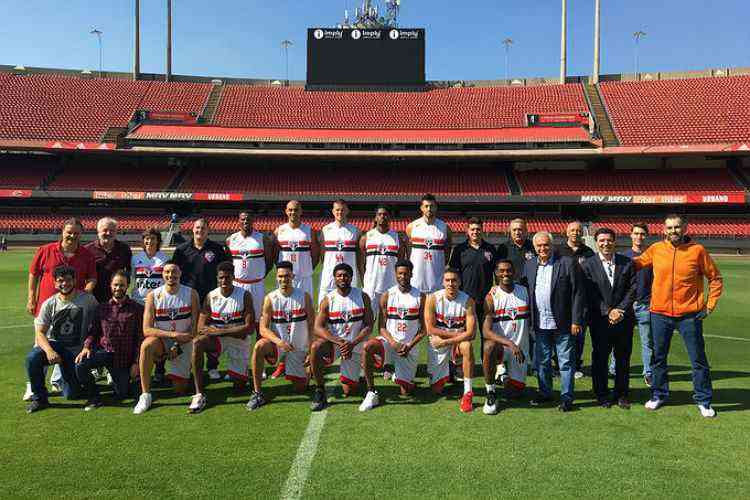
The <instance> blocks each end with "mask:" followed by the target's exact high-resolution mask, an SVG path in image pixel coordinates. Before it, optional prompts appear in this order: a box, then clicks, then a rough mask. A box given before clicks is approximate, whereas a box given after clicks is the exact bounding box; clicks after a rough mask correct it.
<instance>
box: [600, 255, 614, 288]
mask: <svg viewBox="0 0 750 500" xmlns="http://www.w3.org/2000/svg"><path fill="white" fill-rule="evenodd" d="M598 255H599V260H600V261H601V263H602V267H603V268H604V274H606V275H607V279H608V280H609V286H614V285H615V255H614V254H612V259H611V260H607V258H606V257H604V255H602V254H601V253H600V254H598Z"/></svg>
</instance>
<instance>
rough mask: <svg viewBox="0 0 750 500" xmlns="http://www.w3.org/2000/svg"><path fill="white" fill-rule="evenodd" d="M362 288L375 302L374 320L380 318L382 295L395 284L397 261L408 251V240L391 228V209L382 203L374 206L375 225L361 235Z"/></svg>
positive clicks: (374, 322)
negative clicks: (375, 207)
mask: <svg viewBox="0 0 750 500" xmlns="http://www.w3.org/2000/svg"><path fill="white" fill-rule="evenodd" d="M359 250H360V259H359V264H360V265H362V268H360V270H359V271H360V274H362V276H363V278H362V290H364V292H365V293H366V294H367V295H368V296H369V297H370V301H371V302H372V322H373V324H376V323H377V322H378V313H379V312H380V296H381V295H382V294H383V293H385V292H386V291H387V290H389V289H390V288H392V287H394V286H396V261H398V260H401V259H403V258H404V256H405V255H406V244H405V241H404V239H403V236H401V235H400V234H399V233H397V232H396V231H394V230H392V229H391V211H390V209H388V207H385V206H383V205H381V206H379V207H378V208H377V209H376V210H375V227H374V228H372V229H370V230H369V231H367V232H366V233H365V234H363V235H362V236H361V237H360V239H359Z"/></svg>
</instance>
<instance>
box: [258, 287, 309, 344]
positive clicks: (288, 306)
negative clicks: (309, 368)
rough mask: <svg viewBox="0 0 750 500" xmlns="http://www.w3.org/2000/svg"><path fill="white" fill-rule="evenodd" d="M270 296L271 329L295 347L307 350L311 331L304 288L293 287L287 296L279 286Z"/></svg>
mask: <svg viewBox="0 0 750 500" xmlns="http://www.w3.org/2000/svg"><path fill="white" fill-rule="evenodd" d="M268 297H269V299H270V301H271V329H272V330H273V331H274V332H276V335H278V336H279V338H281V339H282V340H283V341H284V342H288V343H289V344H291V345H293V346H294V348H295V349H298V350H301V351H307V348H308V346H307V341H308V336H309V334H310V332H308V330H307V309H306V308H305V292H304V290H301V289H299V288H293V289H292V293H291V294H290V295H289V296H287V295H284V294H283V293H281V290H279V289H278V288H277V289H276V290H274V291H273V292H271V293H269V294H268Z"/></svg>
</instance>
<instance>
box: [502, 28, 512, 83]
mask: <svg viewBox="0 0 750 500" xmlns="http://www.w3.org/2000/svg"><path fill="white" fill-rule="evenodd" d="M500 43H502V44H503V45H505V79H506V80H510V47H511V46H512V45H513V39H512V38H506V39H505V40H503V41H502V42H500Z"/></svg>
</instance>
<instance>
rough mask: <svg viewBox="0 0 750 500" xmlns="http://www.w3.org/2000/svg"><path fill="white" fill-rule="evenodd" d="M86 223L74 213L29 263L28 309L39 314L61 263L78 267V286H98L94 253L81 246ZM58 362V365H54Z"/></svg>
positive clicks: (28, 391) (56, 377)
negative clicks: (54, 274)
mask: <svg viewBox="0 0 750 500" xmlns="http://www.w3.org/2000/svg"><path fill="white" fill-rule="evenodd" d="M82 230H83V224H81V221H80V220H79V219H77V218H75V217H72V218H70V219H68V220H66V221H65V222H64V223H63V227H62V237H61V238H60V241H56V242H54V243H48V244H46V245H42V246H41V247H39V249H38V250H37V251H36V255H34V258H33V259H32V260H31V265H29V296H28V302H27V303H26V312H28V313H29V314H31V315H32V316H34V317H36V316H37V314H38V313H39V307H40V306H41V304H42V303H43V302H44V301H45V300H47V299H48V298H50V297H51V296H53V295H54V294H55V293H57V290H56V289H55V277H54V276H53V273H54V271H55V268H56V267H58V266H63V265H65V266H70V267H72V268H73V269H75V271H76V288H78V289H79V290H83V291H86V292H88V293H93V292H94V287H96V262H95V260H94V256H93V255H92V254H91V252H89V251H88V250H86V249H85V248H83V247H82V246H81V231H82ZM55 366H57V365H55ZM61 376H62V375H61V374H60V373H59V369H56V370H55V373H53V375H52V383H53V385H55V382H56V381H59V380H60V379H61ZM31 395H32V394H31V386H30V385H27V387H26V393H25V394H24V400H28V399H31Z"/></svg>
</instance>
